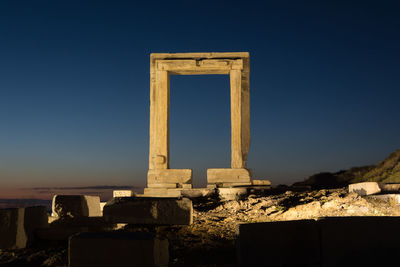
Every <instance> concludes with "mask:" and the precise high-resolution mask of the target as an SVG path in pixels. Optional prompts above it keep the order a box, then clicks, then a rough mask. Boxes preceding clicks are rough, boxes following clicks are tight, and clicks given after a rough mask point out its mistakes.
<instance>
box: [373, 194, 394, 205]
mask: <svg viewBox="0 0 400 267" xmlns="http://www.w3.org/2000/svg"><path fill="white" fill-rule="evenodd" d="M369 198H372V199H376V200H381V201H385V202H388V203H390V204H392V205H399V204H400V194H382V195H372V196H369Z"/></svg>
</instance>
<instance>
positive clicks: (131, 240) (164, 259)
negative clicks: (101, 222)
mask: <svg viewBox="0 0 400 267" xmlns="http://www.w3.org/2000/svg"><path fill="white" fill-rule="evenodd" d="M168 261H169V252H168V241H167V240H166V239H160V238H157V237H155V235H154V234H152V233H129V232H100V233H95V232H89V233H81V234H77V235H74V236H72V237H71V238H70V240H69V247H68V262H69V267H90V266H93V267H103V266H104V267H110V266H118V267H131V266H143V267H147V266H149V267H150V266H154V267H167V266H168Z"/></svg>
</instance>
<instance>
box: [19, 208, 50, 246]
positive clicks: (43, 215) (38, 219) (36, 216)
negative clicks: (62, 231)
mask: <svg viewBox="0 0 400 267" xmlns="http://www.w3.org/2000/svg"><path fill="white" fill-rule="evenodd" d="M48 226H49V223H48V214H47V207H45V206H35V207H26V208H25V215H24V228H25V233H26V236H27V240H28V244H32V243H33V242H34V241H35V238H36V231H37V230H38V229H43V228H47V227H48Z"/></svg>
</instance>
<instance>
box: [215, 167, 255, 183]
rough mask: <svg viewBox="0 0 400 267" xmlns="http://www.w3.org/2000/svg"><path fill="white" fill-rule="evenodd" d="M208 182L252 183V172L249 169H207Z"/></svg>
mask: <svg viewBox="0 0 400 267" xmlns="http://www.w3.org/2000/svg"><path fill="white" fill-rule="evenodd" d="M207 183H208V184H216V183H241V184H245V185H251V173H250V171H249V170H248V169H243V168H241V169H207Z"/></svg>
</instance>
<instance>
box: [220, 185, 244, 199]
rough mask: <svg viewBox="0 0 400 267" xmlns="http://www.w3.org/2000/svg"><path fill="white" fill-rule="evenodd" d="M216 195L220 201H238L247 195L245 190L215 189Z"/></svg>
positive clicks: (240, 188)
mask: <svg viewBox="0 0 400 267" xmlns="http://www.w3.org/2000/svg"><path fill="white" fill-rule="evenodd" d="M217 195H218V197H219V199H220V200H222V201H228V200H238V199H240V198H242V197H244V196H245V195H247V188H246V187H238V188H217Z"/></svg>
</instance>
